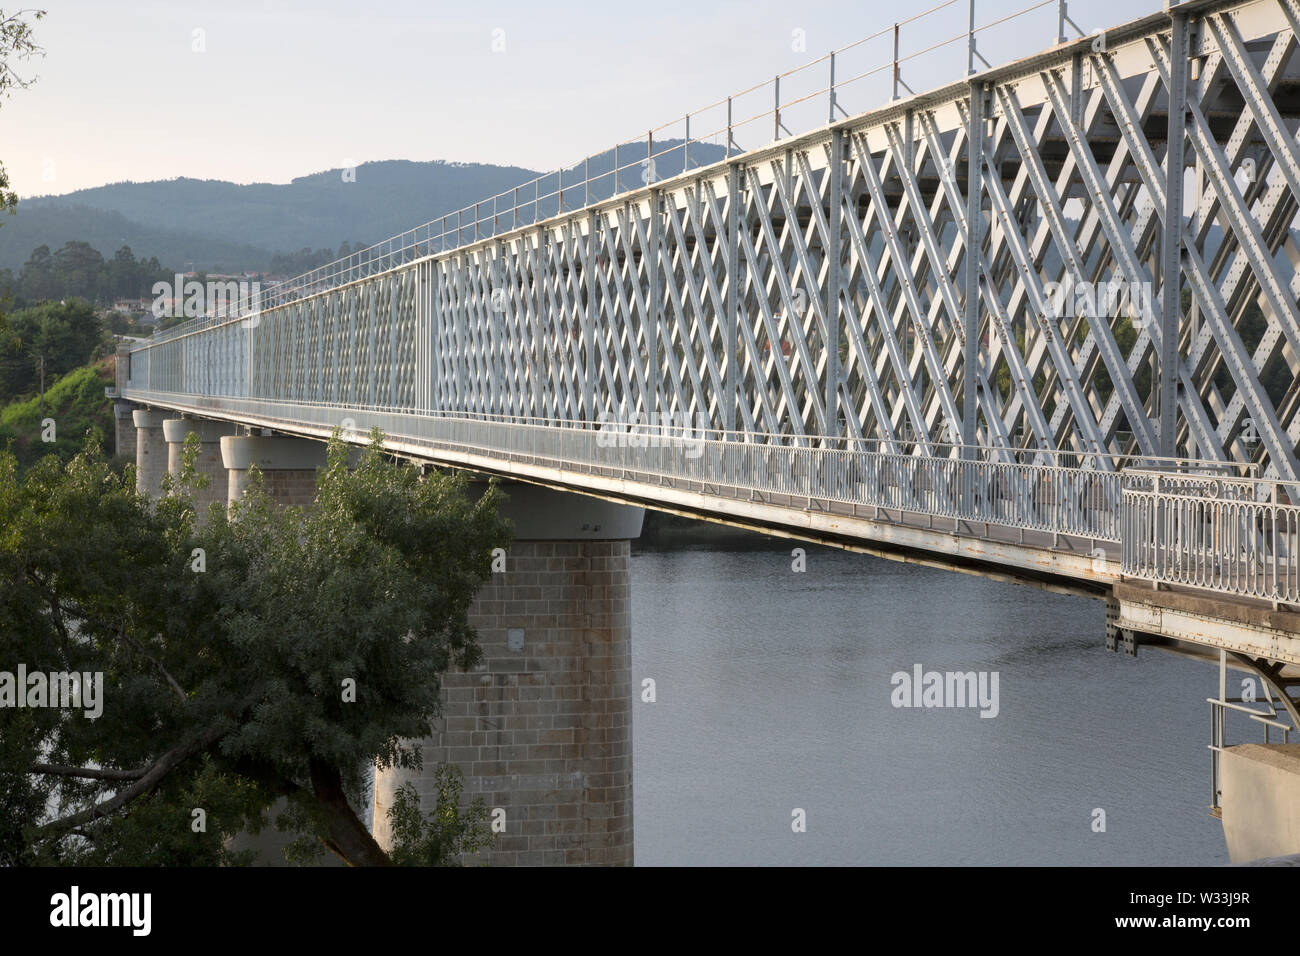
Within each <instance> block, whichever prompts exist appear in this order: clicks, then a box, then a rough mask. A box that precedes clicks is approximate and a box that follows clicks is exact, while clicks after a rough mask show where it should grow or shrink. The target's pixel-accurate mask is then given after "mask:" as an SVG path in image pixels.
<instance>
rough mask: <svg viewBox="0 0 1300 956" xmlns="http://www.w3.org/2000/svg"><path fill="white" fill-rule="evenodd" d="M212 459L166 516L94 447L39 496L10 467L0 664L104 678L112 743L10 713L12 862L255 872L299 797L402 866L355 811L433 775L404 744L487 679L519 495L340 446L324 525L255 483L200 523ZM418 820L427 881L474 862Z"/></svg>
mask: <svg viewBox="0 0 1300 956" xmlns="http://www.w3.org/2000/svg"><path fill="white" fill-rule="evenodd" d="M197 453H198V444H197V439H196V438H195V436H190V439H189V440H188V441H187V445H186V447H185V454H184V460H185V464H184V467H183V468H182V474H181V476H180V478H179V479H177V480H176V481H172V480H171V479H170V478H169V479H165V489H164V496H163V497H162V498H160V499H159V500H157V501H151V500H150V499H148V498H147V497H145V496H142V495H140V494H138V493H137V492H136V490H135V478H134V468H130V467H128V468H127V469H126V473H125V474H124V475H116V474H114V473H113V471H112V469H111V468H110V467H109V466H108V463H107V462H106V461H105V460H104V458H103V456H102V455H101V454H100V452H99V451H98V449H97V448H95V447H94V446H93V445H90V446H88V448H87V450H86V451H85V452H84V453H83V454H81V455H79V456H78V457H77V458H75V459H74V460H73V461H72V462H71V463H70V464H69V465H67V466H66V467H63V466H61V465H59V463H58V462H57V460H56V459H54V458H52V457H51V458H47V459H45V460H43V461H42V462H40V463H38V464H37V465H36V466H34V467H33V468H32V469H31V470H30V471H28V472H27V474H26V475H25V476H23V477H22V478H19V477H18V474H17V470H16V467H15V462H14V459H13V458H12V456H10V455H8V454H7V453H4V454H0V579H3V580H4V581H6V582H10V586H7V587H6V588H5V589H4V591H3V592H2V593H0V660H3V661H6V662H24V663H25V665H26V668H27V671H28V673H35V672H38V671H39V672H47V673H48V672H70V671H76V672H82V673H87V674H94V673H102V675H103V694H102V714H101V715H100V716H99V717H98V718H97V719H88V718H87V717H85V716H84V714H83V712H82V711H81V710H71V709H56V708H24V709H16V708H12V707H9V708H0V827H3V828H5V829H6V831H7V832H4V833H0V857H5V859H4V860H2V861H0V862H9V863H48V862H73V863H86V862H91V863H94V862H105V863H123V862H130V863H178V862H181V863H215V862H237V861H236V860H232V859H231V856H230V854H229V851H227V850H226V848H225V843H224V841H223V837H224V836H226V835H229V834H232V833H235V832H238V831H240V830H241V829H248V828H253V829H255V828H256V826H257V825H258V823H259V822H260V820H261V818H262V814H263V813H265V812H266V811H267V809H268V808H269V807H271V806H272V805H273V804H274V802H275V801H276V800H277V799H278V798H282V797H283V798H287V800H288V803H289V806H290V808H291V811H292V812H291V814H290V815H289V820H288V822H289V825H290V826H291V827H292V829H294V830H296V831H297V832H299V833H306V834H310V835H312V836H314V837H315V838H316V839H317V840H318V841H319V842H320V844H322V845H323V846H324V847H326V848H328V849H329V850H332V851H333V852H334V853H336V854H337V855H338V856H340V857H342V858H343V859H344V860H346V861H347V862H349V863H353V864H387V863H390V862H392V861H391V860H390V859H389V857H388V856H387V855H386V854H385V853H384V852H383V851H382V850H381V849H380V848H379V847H378V845H377V844H376V843H375V841H374V839H373V838H372V837H371V835H370V833H369V831H368V830H367V828H366V827H365V826H364V824H363V823H362V822H361V821H360V820H359V819H358V818H357V815H356V814H355V813H354V812H353V809H352V806H353V805H354V804H355V803H356V801H357V797H358V794H359V793H360V791H361V789H362V786H363V776H364V768H366V767H367V766H370V765H373V764H375V763H376V762H377V763H379V764H380V765H397V766H404V767H411V766H417V765H418V764H419V762H420V755H419V752H418V749H416V748H414V747H413V746H411V745H409V744H406V743H404V742H403V741H406V740H411V739H419V738H422V737H425V736H427V735H429V734H430V733H431V731H432V723H431V722H432V721H433V719H434V718H435V716H436V715H437V713H438V701H439V678H440V675H441V674H442V673H443V672H444V671H445V670H446V669H447V668H448V667H450V666H452V665H453V664H455V665H460V666H470V665H472V664H473V663H474V662H475V661H476V660H477V657H478V645H477V642H476V639H475V635H474V633H473V631H472V629H471V628H470V626H469V624H468V621H467V612H468V609H469V606H470V602H471V600H472V599H473V597H474V594H475V591H476V590H477V588H478V587H479V586H480V584H481V583H482V582H483V581H484V580H486V579H487V577H488V575H489V572H490V562H491V551H492V549H493V548H494V547H502V546H504V545H505V544H506V543H507V542H508V534H507V528H506V526H505V525H504V524H503V522H502V520H501V519H500V518H499V517H498V515H497V503H498V492H497V490H496V488H495V486H494V487H491V488H489V490H488V491H487V493H486V494H485V495H483V496H482V497H481V498H479V499H478V500H471V497H470V496H469V495H467V493H466V490H467V489H466V486H465V482H464V479H463V478H457V477H449V476H447V475H443V474H438V473H431V474H426V475H421V474H420V473H419V472H418V470H417V469H416V468H415V467H414V466H412V465H409V464H398V463H395V462H394V461H392V460H390V459H389V458H388V457H386V456H385V454H384V453H383V452H382V446H381V437H380V436H379V435H378V433H376V434H375V435H374V436H373V437H372V443H371V445H370V447H369V449H368V450H367V451H366V453H365V456H364V457H363V458H362V460H361V461H360V462H359V463H358V464H357V465H356V467H355V468H353V469H350V468H349V467H348V462H347V450H346V447H345V446H344V444H343V443H342V442H341V441H340V440H339V439H338V438H337V436H336V437H335V439H334V440H333V441H331V443H330V445H329V456H328V458H329V463H328V466H327V467H326V468H325V469H323V470H322V472H321V474H320V478H319V482H318V492H317V496H316V500H315V505H314V507H313V508H311V509H309V510H306V511H304V510H302V509H298V508H281V507H278V506H276V505H275V504H274V503H272V501H271V500H270V499H269V498H268V497H267V496H266V495H265V494H263V493H262V491H261V490H260V476H259V475H256V474H255V475H254V476H253V479H252V488H251V489H250V492H249V493H248V495H247V496H246V497H245V499H244V500H243V501H241V502H240V503H238V504H236V505H235V506H233V507H232V509H231V513H230V514H229V515H227V514H226V511H225V509H224V508H222V507H221V505H219V504H214V505H213V506H212V511H211V512H210V513H209V514H208V515H207V516H206V520H204V521H199V520H197V518H198V516H197V515H196V514H195V510H194V505H193V500H192V495H191V492H192V490H193V489H194V487H195V486H196V485H197V484H198V482H199V479H197V478H196V477H195V472H194V460H195V458H196V456H197ZM167 492H170V493H167ZM196 562H201V568H202V569H201V570H200V569H198V567H199V565H198V564H196ZM9 666H12V665H9ZM349 688H353V689H354V690H353V691H351V692H349ZM47 808H52V809H47ZM195 808H202V809H204V810H205V811H206V824H207V832H206V833H195V832H193V830H192V826H191V822H192V813H193V810H194V809H195ZM409 810H410V808H409V807H406V808H405V809H404V813H405V816H403V818H402V820H401V824H402V828H403V829H402V832H403V834H405V835H406V836H407V837H408V838H409V839H410V840H412V841H413V842H414V844H415V847H414V849H411V850H410V851H409V852H407V853H406V854H405V857H406V858H407V859H410V860H413V861H422V862H430V852H431V851H430V848H431V847H436V846H439V845H449V846H454V845H456V843H455V840H454V839H452V838H450V837H448V835H447V834H446V833H443V832H441V831H436V832H435V831H434V830H430V831H429V832H428V833H425V832H424V829H425V827H431V826H432V824H431V823H429V822H428V821H425V824H423V825H422V824H421V821H420V820H419V819H418V818H415V819H413V818H412V815H411V813H410V812H409ZM435 855H436V854H435Z"/></svg>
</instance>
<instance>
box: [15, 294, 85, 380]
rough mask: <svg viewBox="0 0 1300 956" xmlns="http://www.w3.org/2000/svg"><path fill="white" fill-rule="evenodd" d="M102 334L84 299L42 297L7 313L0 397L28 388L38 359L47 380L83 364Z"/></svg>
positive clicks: (36, 374) (36, 376) (34, 377)
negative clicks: (35, 303)
mask: <svg viewBox="0 0 1300 956" xmlns="http://www.w3.org/2000/svg"><path fill="white" fill-rule="evenodd" d="M103 338H104V326H103V323H102V322H101V321H100V320H99V318H98V317H97V316H96V315H95V310H94V309H93V308H91V306H90V303H88V302H83V301H80V300H77V299H73V300H71V301H69V302H46V303H44V304H42V305H38V306H35V307H33V308H30V309H21V310H19V311H17V312H15V313H13V314H12V315H10V316H9V317H8V321H7V328H5V329H4V330H2V331H0V399H5V400H8V399H12V398H16V397H18V396H20V395H26V394H29V393H31V392H33V391H34V390H35V389H36V388H37V386H38V384H39V381H40V368H41V364H42V362H43V363H44V366H45V376H46V381H47V383H48V382H52V381H53V380H54V379H55V378H57V377H58V376H60V375H65V374H67V373H68V372H71V371H72V370H73V369H75V368H78V367H80V366H82V365H84V364H86V362H88V361H90V360H91V359H92V358H94V357H95V354H96V351H97V350H98V349H99V347H100V345H101V344H103Z"/></svg>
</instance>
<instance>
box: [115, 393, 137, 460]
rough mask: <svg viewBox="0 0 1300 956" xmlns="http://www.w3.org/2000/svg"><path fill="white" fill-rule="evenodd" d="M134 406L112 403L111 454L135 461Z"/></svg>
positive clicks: (128, 403) (129, 403)
mask: <svg viewBox="0 0 1300 956" xmlns="http://www.w3.org/2000/svg"><path fill="white" fill-rule="evenodd" d="M135 408H136V407H135V405H134V404H132V403H131V402H114V403H113V454H115V455H121V456H122V457H123V458H129V459H131V460H132V461H135V446H136V441H135V417H134V415H133V413H134V412H135Z"/></svg>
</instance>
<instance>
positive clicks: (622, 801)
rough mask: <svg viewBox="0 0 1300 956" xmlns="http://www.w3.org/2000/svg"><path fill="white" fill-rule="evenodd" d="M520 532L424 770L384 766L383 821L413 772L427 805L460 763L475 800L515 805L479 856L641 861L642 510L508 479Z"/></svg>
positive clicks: (378, 820)
mask: <svg viewBox="0 0 1300 956" xmlns="http://www.w3.org/2000/svg"><path fill="white" fill-rule="evenodd" d="M506 490H507V492H508V494H509V495H510V501H509V502H508V504H507V505H506V506H505V508H504V513H505V515H506V516H507V517H509V518H510V519H511V520H512V521H513V522H514V527H515V535H516V538H515V541H514V543H513V544H512V545H511V546H510V548H509V549H508V551H507V553H506V557H505V571H504V572H500V573H494V574H493V575H492V579H491V581H490V582H489V583H487V584H486V585H485V586H484V587H483V589H482V590H481V591H480V592H479V594H478V596H477V597H476V598H475V600H474V603H473V605H472V607H471V609H470V623H471V624H472V625H473V626H474V628H475V629H476V630H477V632H478V636H479V644H480V646H481V647H482V649H483V660H482V662H481V664H480V665H479V667H478V668H476V669H475V670H473V671H472V672H469V673H465V672H449V673H448V674H446V675H445V676H444V679H443V688H442V700H443V716H442V717H441V718H440V719H439V720H438V722H437V723H436V725H435V733H434V736H433V737H432V738H430V739H428V740H425V741H423V742H422V750H423V754H424V769H423V770H422V771H420V772H418V773H416V772H413V771H404V770H397V769H393V770H382V771H377V772H376V776H375V804H374V831H375V837H376V839H377V840H378V841H379V843H380V845H381V846H384V847H389V846H390V845H391V833H390V832H389V828H388V816H387V813H388V808H389V807H390V806H391V805H392V798H393V794H394V792H395V791H396V789H397V788H398V787H400V786H402V785H403V784H405V783H408V782H409V783H413V784H414V785H415V787H416V789H417V790H418V791H419V793H420V797H421V801H422V804H423V807H424V809H425V810H426V812H427V811H428V810H431V809H432V808H433V806H434V804H435V803H436V800H437V794H436V793H435V792H434V791H433V774H434V771H435V770H436V769H437V767H438V765H439V764H442V763H451V764H453V765H455V766H456V767H458V768H459V769H460V770H461V771H462V773H463V774H464V777H465V800H466V801H470V800H473V799H474V798H475V797H478V796H481V797H483V799H484V802H485V803H486V804H487V806H488V808H489V812H491V810H493V809H495V808H501V809H502V810H504V811H505V830H504V832H501V833H498V834H497V835H496V838H495V841H494V844H493V846H492V848H491V849H490V850H487V851H484V853H483V854H482V856H481V858H478V859H476V860H469V861H467V862H486V863H488V864H491V865H497V866H501V865H506V866H508V865H524V866H530V865H560V864H597V865H631V863H632V703H633V688H632V686H631V684H632V672H631V666H632V660H631V637H632V635H631V622H630V611H629V599H630V594H629V590H630V573H631V540H632V539H633V538H635V537H637V536H638V535H639V534H640V533H641V520H642V517H643V516H644V511H643V510H642V509H640V508H634V507H629V506H627V505H620V504H615V503H612V502H607V501H602V500H599V499H595V498H588V497H584V496H581V495H571V494H565V493H562V492H555V491H550V490H547V489H543V488H539V487H535V486H531V485H522V484H517V485H510V486H508V487H507V489H506Z"/></svg>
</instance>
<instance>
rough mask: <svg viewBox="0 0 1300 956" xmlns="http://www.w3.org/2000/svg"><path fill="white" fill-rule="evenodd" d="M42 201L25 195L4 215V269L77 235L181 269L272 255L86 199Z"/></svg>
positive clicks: (245, 264) (109, 251)
mask: <svg viewBox="0 0 1300 956" xmlns="http://www.w3.org/2000/svg"><path fill="white" fill-rule="evenodd" d="M40 203H41V201H40V200H34V199H32V200H28V199H24V200H22V201H21V202H20V203H19V205H18V212H17V213H15V214H14V215H12V216H6V215H0V269H12V270H13V271H14V272H15V273H17V272H18V270H19V269H21V268H22V265H23V263H24V262H26V261H27V257H28V256H30V255H31V253H32V250H33V249H35V248H36V247H37V246H42V245H45V246H49V247H50V250H51V251H54V250H56V249H58V248H59V247H60V246H62V245H63V244H64V243H65V242H71V241H74V240H84V241H85V242H89V243H90V244H91V245H92V246H94V247H95V248H96V249H98V250H99V252H100V254H101V255H103V257H104V258H105V259H111V258H112V257H113V253H115V252H116V251H117V250H118V249H120V248H122V247H123V246H126V245H129V246H130V247H131V251H132V252H134V253H135V254H136V256H137V258H143V259H148V258H150V257H151V256H157V257H158V261H159V262H162V263H166V264H167V265H168V267H171V268H177V269H183V268H185V264H186V263H187V262H194V263H201V264H203V265H204V266H206V267H207V268H208V269H210V270H215V271H219V272H225V271H231V270H243V269H256V268H259V267H261V266H263V265H264V263H265V261H266V259H267V258H268V256H267V251H266V250H265V249H262V248H259V247H258V246H256V245H252V244H249V243H242V242H228V241H226V240H224V239H216V238H213V237H211V236H207V235H203V234H201V233H196V232H188V231H184V230H180V229H161V228H155V227H152V226H144V225H141V224H140V223H138V222H132V221H131V220H129V219H127V218H126V217H125V216H123V215H122V214H121V213H119V212H105V211H103V210H101V209H93V208H91V207H89V206H85V205H81V204H80V203H72V202H69V203H66V204H64V203H49V202H46V203H45V204H43V205H42V204H40Z"/></svg>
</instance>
